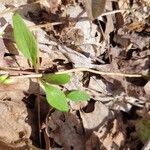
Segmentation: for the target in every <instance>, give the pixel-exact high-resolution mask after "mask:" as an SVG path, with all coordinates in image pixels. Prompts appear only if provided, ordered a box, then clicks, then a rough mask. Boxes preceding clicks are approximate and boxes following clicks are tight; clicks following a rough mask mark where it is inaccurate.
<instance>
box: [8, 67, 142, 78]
mask: <svg viewBox="0 0 150 150" xmlns="http://www.w3.org/2000/svg"><path fill="white" fill-rule="evenodd" d="M7 71H8V70H7ZM8 72H9V71H8ZM13 72H15V71H13ZM73 72H91V73H94V74H98V75H106V76H120V77H129V78H140V77H142V74H126V73H117V72H102V71H97V70H94V69H89V68H75V69H70V70H66V71H60V72H56V73H55V74H64V73H73ZM17 73H20V72H19V71H17ZM21 73H23V71H21ZM26 73H29V72H26ZM10 77H11V78H13V79H20V78H41V77H42V74H40V73H36V74H35V73H32V72H30V74H27V75H19V76H18V75H17V76H10Z"/></svg>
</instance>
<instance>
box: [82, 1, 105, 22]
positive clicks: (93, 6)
mask: <svg viewBox="0 0 150 150" xmlns="http://www.w3.org/2000/svg"><path fill="white" fill-rule="evenodd" d="M84 3H85V8H86V11H87V14H88V17H89V18H90V19H92V20H93V19H96V18H97V17H98V16H100V15H101V14H102V12H103V11H104V8H105V3H106V0H84Z"/></svg>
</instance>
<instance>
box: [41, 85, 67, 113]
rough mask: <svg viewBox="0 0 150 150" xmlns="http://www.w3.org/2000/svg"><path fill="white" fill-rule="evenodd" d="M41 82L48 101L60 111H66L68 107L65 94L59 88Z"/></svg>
mask: <svg viewBox="0 0 150 150" xmlns="http://www.w3.org/2000/svg"><path fill="white" fill-rule="evenodd" d="M42 84H43V86H44V89H45V93H46V98H47V101H48V103H49V104H50V105H51V106H52V107H54V108H56V109H58V110H60V111H63V112H67V111H68V110H69V108H68V103H67V98H66V96H65V94H64V93H63V92H62V91H61V90H60V89H58V88H56V87H54V86H51V85H50V84H48V83H46V82H42Z"/></svg>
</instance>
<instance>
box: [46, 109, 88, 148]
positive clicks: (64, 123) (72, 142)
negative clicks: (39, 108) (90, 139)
mask: <svg viewBox="0 0 150 150" xmlns="http://www.w3.org/2000/svg"><path fill="white" fill-rule="evenodd" d="M46 126H47V128H46V132H47V134H48V136H49V137H51V138H52V139H54V141H55V142H56V143H57V144H59V145H61V146H63V147H64V149H77V150H84V149H85V143H84V136H83V129H82V124H81V122H80V120H79V118H78V117H77V116H76V115H75V114H74V113H67V114H63V113H62V112H58V111H55V112H53V113H52V114H51V116H50V115H48V116H47V123H46Z"/></svg>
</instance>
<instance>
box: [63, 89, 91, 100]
mask: <svg viewBox="0 0 150 150" xmlns="http://www.w3.org/2000/svg"><path fill="white" fill-rule="evenodd" d="M66 96H67V98H69V99H70V100H72V101H76V102H79V101H87V100H89V99H90V96H89V95H88V94H87V93H86V92H85V91H80V90H74V91H71V92H70V93H69V94H67V95H66Z"/></svg>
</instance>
